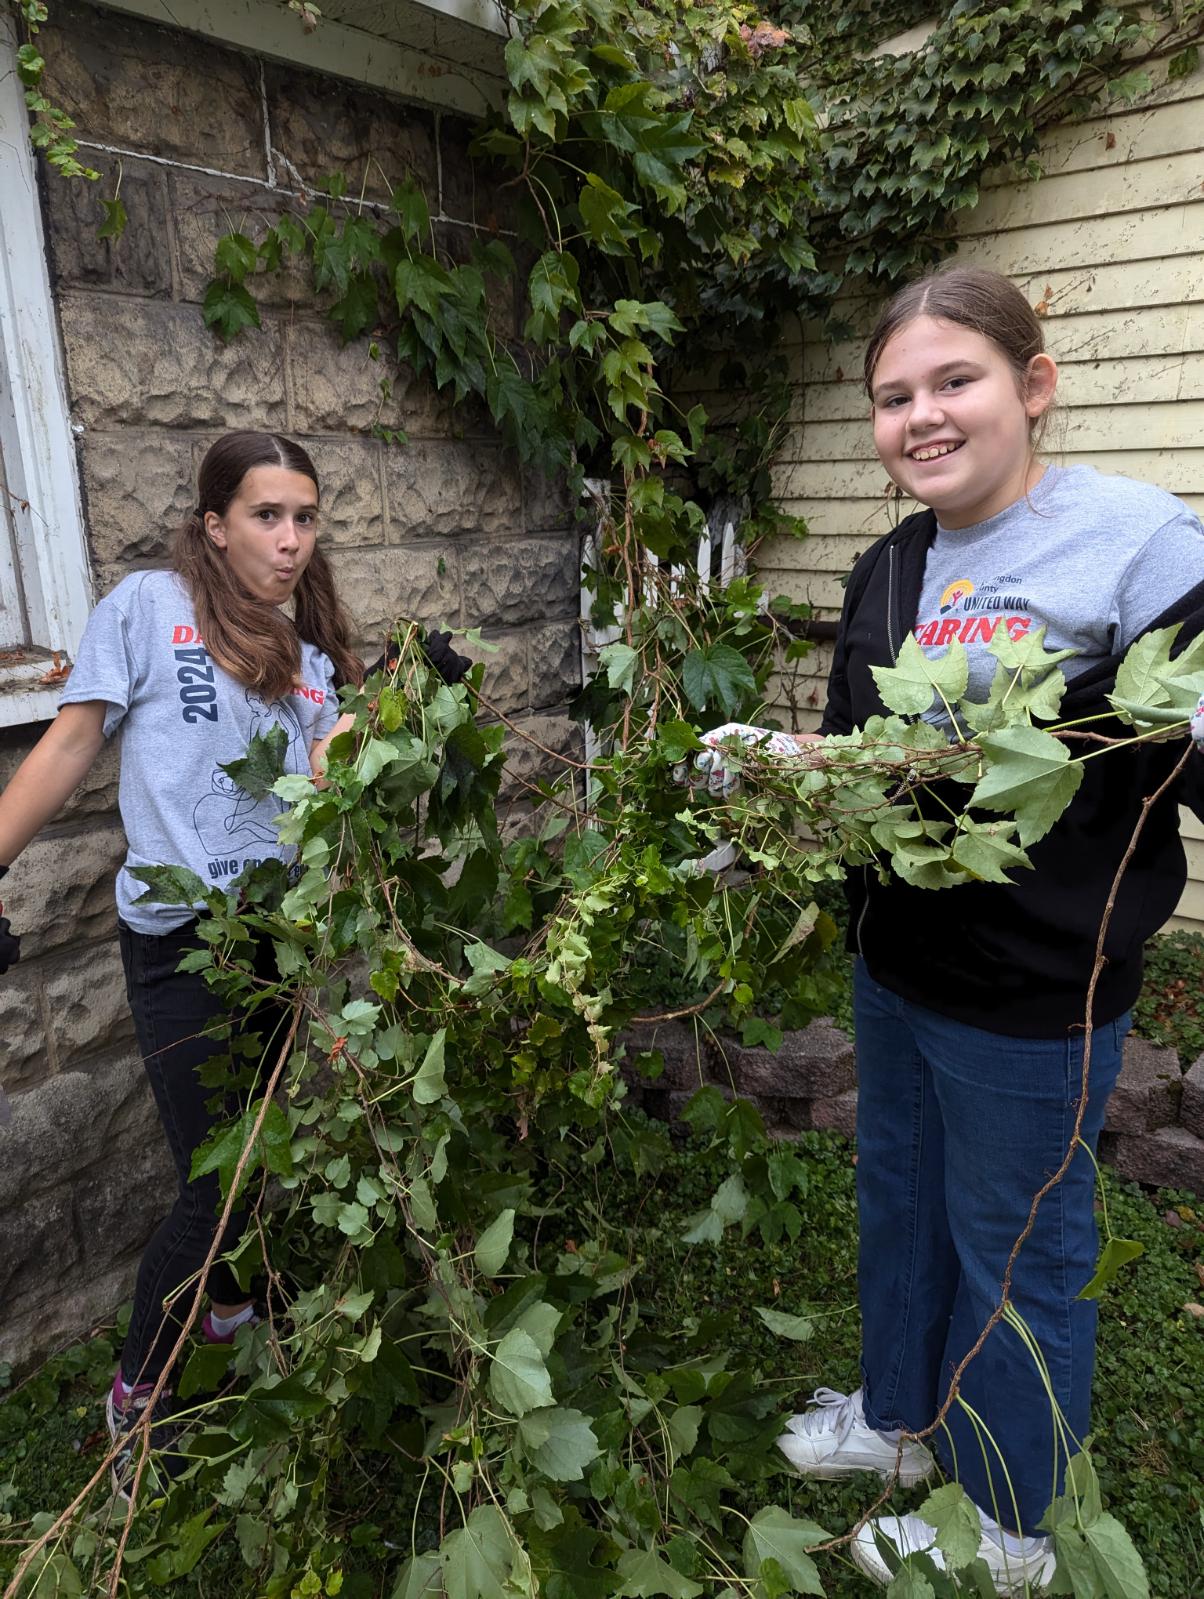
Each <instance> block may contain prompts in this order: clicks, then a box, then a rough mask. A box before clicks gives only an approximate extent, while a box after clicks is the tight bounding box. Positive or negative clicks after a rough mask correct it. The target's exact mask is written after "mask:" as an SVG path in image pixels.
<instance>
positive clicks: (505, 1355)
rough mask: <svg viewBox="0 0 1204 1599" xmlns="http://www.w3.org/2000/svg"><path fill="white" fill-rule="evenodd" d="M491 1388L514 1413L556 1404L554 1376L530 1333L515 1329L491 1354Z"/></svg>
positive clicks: (513, 1414)
mask: <svg viewBox="0 0 1204 1599" xmlns="http://www.w3.org/2000/svg"><path fill="white" fill-rule="evenodd" d="M489 1390H490V1392H491V1393H492V1394H493V1397H494V1398H495V1399H496V1400H497V1402H498V1404H500V1405H501V1406H502V1408H503V1409H504V1410H507V1411H509V1413H510V1414H511V1415H512V1416H525V1415H526V1414H527V1412H528V1411H530V1410H539V1409H541V1408H542V1407H544V1406H545V1405H551V1404H553V1403H554V1402H555V1401H554V1398H553V1394H552V1379H551V1378H550V1377H549V1376H548V1368H547V1367H546V1366H545V1365H544V1363H543V1356H542V1355H541V1354H540V1352H539V1346H538V1345H537V1344H536V1342H535V1340H534V1338H532V1337H531V1334H530V1333H529V1332H524V1331H523V1329H522V1328H521V1327H514V1328H512V1329H511V1330H510V1331H509V1332H508V1333H507V1334H506V1336H505V1337H504V1338H503V1339H502V1341H501V1343H499V1344H498V1346H497V1347H496V1349H494V1350H493V1352H492V1354H491V1356H490V1367H489Z"/></svg>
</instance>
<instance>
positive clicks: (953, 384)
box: [945, 377, 972, 389]
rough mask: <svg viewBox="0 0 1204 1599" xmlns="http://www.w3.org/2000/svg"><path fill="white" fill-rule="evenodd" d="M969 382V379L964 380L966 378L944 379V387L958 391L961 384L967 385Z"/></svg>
mask: <svg viewBox="0 0 1204 1599" xmlns="http://www.w3.org/2000/svg"><path fill="white" fill-rule="evenodd" d="M971 381H972V380H971V379H970V378H966V377H956V378H946V380H945V387H946V388H947V389H960V388H961V387H962V385H963V384H966V383H969V382H971Z"/></svg>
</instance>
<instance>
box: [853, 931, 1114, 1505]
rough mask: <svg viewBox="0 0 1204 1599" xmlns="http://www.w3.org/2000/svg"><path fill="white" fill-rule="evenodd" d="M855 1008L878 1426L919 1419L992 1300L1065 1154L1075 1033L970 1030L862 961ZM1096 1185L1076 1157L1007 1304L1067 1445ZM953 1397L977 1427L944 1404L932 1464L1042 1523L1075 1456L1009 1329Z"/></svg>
mask: <svg viewBox="0 0 1204 1599" xmlns="http://www.w3.org/2000/svg"><path fill="white" fill-rule="evenodd" d="M854 1015H855V1020H856V1040H857V1073H858V1102H857V1150H858V1160H857V1199H858V1209H859V1213H860V1221H861V1248H860V1259H859V1268H858V1277H859V1285H860V1294H861V1313H862V1328H863V1331H862V1375H863V1381H864V1402H865V1414H866V1420H867V1421H868V1423H869V1425H870V1426H871V1427H875V1428H878V1429H880V1430H882V1431H887V1430H890V1429H892V1428H895V1427H908V1428H910V1429H912V1430H913V1431H918V1430H920V1429H922V1428H924V1427H927V1426H928V1425H929V1424H930V1423H931V1422H932V1421H933V1419H934V1418H935V1416H936V1413H937V1411H938V1409H939V1408H940V1405H941V1403H942V1401H943V1399H944V1397H945V1395H946V1393H947V1392H948V1387H949V1378H950V1375H951V1373H952V1372H953V1370H954V1368H955V1367H956V1366H957V1364H958V1362H959V1361H960V1360H961V1358H962V1356H963V1355H964V1354H965V1353H966V1352H967V1350H969V1349H970V1347H971V1346H972V1345H973V1344H974V1343H975V1341H976V1340H977V1338H978V1336H979V1334H980V1333H981V1331H982V1329H983V1327H984V1326H985V1325H986V1323H987V1320H988V1318H989V1317H990V1315H991V1312H992V1311H993V1310H994V1309H995V1308H996V1306H997V1305H998V1304H999V1300H1000V1286H1001V1283H1002V1281H1003V1273H1004V1267H1005V1265H1006V1263H1007V1258H1008V1255H1009V1254H1010V1252H1011V1249H1012V1246H1013V1244H1014V1243H1015V1241H1016V1239H1017V1238H1018V1237H1019V1235H1020V1233H1021V1231H1022V1229H1023V1227H1024V1225H1025V1222H1026V1220H1027V1218H1028V1212H1029V1208H1030V1205H1031V1203H1032V1198H1033V1195H1034V1194H1035V1193H1036V1192H1037V1190H1038V1189H1039V1188H1040V1187H1041V1186H1042V1184H1043V1183H1044V1182H1045V1180H1046V1179H1047V1178H1048V1177H1049V1176H1050V1175H1051V1174H1052V1173H1053V1172H1054V1171H1056V1170H1057V1168H1058V1166H1059V1165H1060V1164H1061V1162H1062V1158H1063V1156H1064V1155H1065V1153H1066V1150H1067V1148H1068V1147H1069V1144H1070V1138H1071V1134H1072V1131H1073V1128H1074V1119H1075V1113H1076V1110H1077V1102H1078V1099H1079V1096H1080V1089H1081V1083H1082V1058H1083V1038H1082V1033H1081V1032H1075V1033H1073V1034H1070V1035H1068V1036H1067V1037H1066V1038H1060V1039H1052V1038H1051V1039H1044V1038H1040V1039H1033V1038H1008V1037H1005V1036H1004V1035H1002V1034H999V1033H988V1032H984V1031H982V1030H981V1029H979V1028H976V1027H969V1026H967V1025H966V1024H965V1023H963V1022H955V1021H952V1020H950V1019H949V1018H948V1017H946V1016H941V1015H938V1014H937V1013H936V1012H935V1011H931V1010H927V1009H925V1008H924V1007H922V1006H920V1005H913V1004H909V1003H908V1002H907V1001H906V1000H903V999H900V998H899V996H898V995H897V994H893V993H891V992H890V990H889V989H886V988H883V987H882V986H881V985H880V984H879V983H876V982H875V981H874V979H873V978H872V977H871V976H870V975H869V973H868V972H867V971H866V970H865V967H864V965H863V963H862V962H860V961H858V963H857V970H856V974H855V978H854ZM1128 1027H1129V1017H1128V1016H1127V1015H1126V1016H1122V1017H1121V1018H1120V1019H1119V1020H1117V1021H1114V1022H1108V1023H1105V1024H1104V1025H1102V1026H1099V1027H1096V1029H1095V1032H1094V1037H1093V1042H1092V1048H1091V1069H1090V1081H1089V1086H1088V1094H1087V1109H1086V1113H1085V1115H1084V1118H1083V1126H1082V1137H1083V1139H1084V1140H1085V1142H1086V1143H1087V1144H1089V1145H1090V1146H1091V1148H1092V1150H1093V1151H1094V1149H1095V1145H1096V1141H1097V1139H1098V1137H1099V1131H1100V1128H1101V1127H1102V1125H1103V1120H1104V1106H1105V1104H1106V1102H1107V1099H1108V1095H1109V1094H1110V1093H1111V1091H1112V1088H1113V1085H1114V1084H1115V1082H1116V1078H1117V1074H1118V1073H1119V1071H1120V1060H1121V1046H1122V1044H1123V1042H1124V1036H1125V1033H1126V1032H1127V1031H1128ZM1094 1178H1095V1174H1094V1170H1093V1168H1092V1165H1091V1162H1090V1160H1089V1159H1088V1158H1087V1156H1086V1155H1085V1154H1084V1153H1083V1151H1082V1150H1079V1151H1077V1153H1076V1155H1075V1158H1074V1160H1073V1162H1072V1163H1071V1166H1070V1169H1069V1171H1068V1172H1067V1174H1066V1176H1065V1177H1064V1178H1063V1180H1062V1181H1061V1182H1060V1183H1059V1184H1058V1185H1057V1187H1056V1188H1054V1189H1053V1190H1052V1192H1051V1193H1049V1194H1047V1195H1046V1197H1045V1198H1044V1199H1043V1200H1042V1202H1041V1205H1040V1208H1039V1209H1038V1211H1037V1220H1036V1225H1035V1226H1034V1228H1033V1231H1032V1234H1031V1235H1030V1237H1029V1238H1028V1239H1027V1241H1026V1242H1025V1244H1024V1247H1023V1248H1022V1250H1021V1251H1020V1254H1019V1257H1018V1259H1017V1261H1016V1265H1015V1268H1014V1270H1013V1275H1012V1291H1011V1301H1012V1303H1013V1304H1014V1306H1015V1307H1016V1309H1017V1311H1018V1312H1019V1313H1020V1315H1021V1317H1022V1318H1023V1320H1024V1322H1025V1323H1026V1324H1027V1326H1028V1328H1029V1330H1030V1331H1031V1333H1032V1335H1033V1337H1034V1338H1035V1339H1036V1341H1037V1343H1038V1345H1039V1346H1040V1350H1041V1354H1042V1356H1043V1357H1044V1360H1045V1364H1046V1366H1047V1368H1048V1373H1049V1381H1050V1385H1051V1387H1052V1389H1053V1394H1054V1398H1055V1399H1056V1400H1057V1403H1058V1405H1059V1406H1060V1408H1061V1412H1062V1415H1063V1417H1064V1419H1065V1422H1066V1426H1067V1427H1068V1429H1069V1431H1070V1433H1071V1434H1072V1436H1073V1439H1074V1440H1075V1441H1076V1442H1072V1443H1071V1444H1070V1449H1071V1451H1072V1452H1073V1450H1074V1449H1075V1448H1076V1447H1077V1442H1081V1440H1082V1439H1083V1438H1084V1437H1085V1436H1086V1434H1087V1432H1088V1430H1089V1418H1090V1409H1091V1378H1092V1372H1093V1368H1094V1364H1095V1326H1096V1308H1095V1303H1094V1301H1091V1300H1077V1299H1076V1298H1075V1295H1076V1294H1077V1293H1078V1291H1079V1290H1080V1289H1081V1288H1082V1287H1083V1285H1084V1284H1085V1283H1086V1282H1087V1280H1088V1279H1089V1278H1090V1276H1091V1275H1092V1272H1093V1271H1094V1269H1095V1262H1096V1252H1097V1246H1098V1239H1097V1234H1096V1227H1095V1215H1094V1206H1093V1201H1094ZM959 1391H960V1394H961V1397H962V1399H963V1400H965V1402H966V1404H967V1405H969V1406H970V1407H971V1408H972V1409H973V1411H974V1412H976V1414H977V1417H978V1421H977V1422H976V1421H975V1420H973V1419H972V1418H971V1417H970V1415H969V1414H968V1413H967V1411H966V1409H965V1408H964V1407H963V1406H962V1405H961V1404H958V1403H957V1401H956V1400H955V1402H954V1404H953V1406H952V1407H951V1409H950V1411H949V1414H948V1417H947V1418H946V1427H945V1429H942V1430H938V1432H937V1433H936V1434H935V1435H934V1437H933V1438H932V1439H931V1440H929V1441H930V1443H931V1444H932V1445H933V1447H934V1449H935V1452H936V1454H937V1456H938V1458H939V1459H940V1462H941V1464H942V1466H943V1467H944V1469H945V1470H946V1472H947V1473H948V1474H949V1475H951V1476H956V1477H957V1478H958V1480H959V1481H960V1482H962V1483H963V1484H964V1486H965V1489H966V1492H967V1493H968V1494H969V1496H970V1498H971V1499H973V1501H974V1502H975V1504H977V1505H978V1506H979V1507H980V1508H982V1509H983V1510H985V1511H986V1512H987V1514H988V1515H991V1516H993V1517H994V1518H995V1519H996V1520H997V1521H999V1522H1001V1523H1002V1524H1003V1525H1004V1526H1005V1527H1009V1528H1011V1529H1012V1530H1013V1531H1017V1530H1018V1531H1022V1532H1026V1533H1031V1532H1033V1531H1035V1529H1036V1523H1037V1522H1038V1521H1039V1520H1040V1518H1041V1516H1042V1515H1043V1514H1044V1513H1045V1509H1046V1507H1047V1506H1048V1504H1049V1502H1050V1500H1051V1499H1052V1498H1053V1496H1054V1494H1055V1493H1060V1492H1061V1491H1062V1475H1063V1470H1064V1467H1065V1463H1066V1452H1065V1448H1064V1447H1058V1446H1056V1444H1055V1436H1056V1435H1055V1431H1054V1424H1053V1416H1052V1412H1051V1408H1050V1402H1049V1398H1048V1395H1047V1394H1046V1391H1045V1387H1044V1385H1043V1383H1042V1380H1041V1376H1040V1373H1039V1372H1038V1369H1037V1366H1036V1364H1035V1362H1034V1360H1033V1358H1032V1355H1031V1354H1030V1353H1029V1351H1028V1350H1027V1349H1026V1348H1025V1347H1024V1344H1023V1343H1022V1341H1021V1339H1020V1337H1019V1336H1018V1335H1017V1333H1016V1332H1015V1331H1014V1330H1013V1329H1012V1328H1010V1327H1008V1326H1006V1325H1004V1324H1003V1323H1000V1324H999V1325H998V1326H997V1327H995V1328H994V1329H993V1330H992V1331H991V1333H990V1334H989V1335H988V1337H987V1341H986V1343H985V1345H984V1347H983V1349H982V1350H981V1352H980V1353H979V1354H978V1355H977V1356H976V1357H975V1358H974V1360H972V1361H971V1363H970V1365H969V1366H968V1367H967V1369H966V1372H965V1374H964V1376H963V1377H962V1380H961V1383H960V1390H959ZM1005 1466H1006V1474H1005V1470H1004V1467H1005ZM1009 1479H1010V1486H1009ZM1013 1495H1014V1500H1013Z"/></svg>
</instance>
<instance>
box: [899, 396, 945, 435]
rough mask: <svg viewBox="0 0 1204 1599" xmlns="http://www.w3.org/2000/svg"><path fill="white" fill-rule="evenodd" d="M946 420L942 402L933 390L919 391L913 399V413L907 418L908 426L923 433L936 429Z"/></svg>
mask: <svg viewBox="0 0 1204 1599" xmlns="http://www.w3.org/2000/svg"><path fill="white" fill-rule="evenodd" d="M944 420H945V413H944V410H943V409H942V407H941V404H940V401H939V399H938V398H937V396H936V394H934V393H933V391H932V390H931V389H917V390H916V392H915V393H914V394H913V395H912V398H911V412H910V415H909V416H908V418H907V423H908V426H909V427H910V428H911V429H912V430H913V431H914V432H919V431H923V430H924V429H926V428H930V427H936V426H937V425H938V424H939V423H941V422H943V421H944Z"/></svg>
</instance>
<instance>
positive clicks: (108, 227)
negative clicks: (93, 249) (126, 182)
mask: <svg viewBox="0 0 1204 1599" xmlns="http://www.w3.org/2000/svg"><path fill="white" fill-rule="evenodd" d="M100 203H101V205H103V206H104V209H105V219H104V221H103V222H102V223H101V224H100V226H99V227H98V228H97V230H96V237H97V238H98V239H112V240H113V241H114V243H116V241H117V240H118V239H119V238H120V237H121V235H122V234H123V233H124V232H125V229H126V224H127V223H128V221H129V217H128V216H127V215H126V210H125V203H124V201H123V200H122V199H121V196H120V195H116V194H115V195H114V196H113V198H112V199H111V200H102V201H101V202H100Z"/></svg>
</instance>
